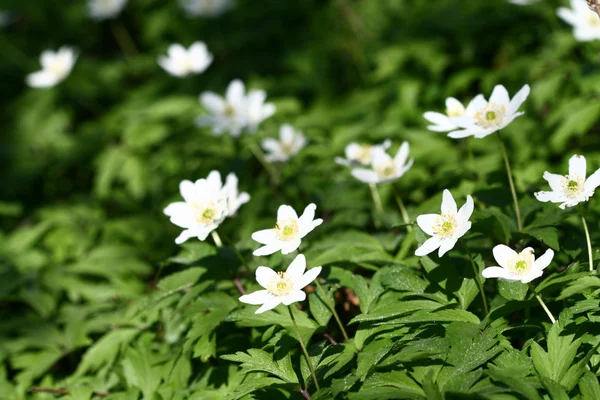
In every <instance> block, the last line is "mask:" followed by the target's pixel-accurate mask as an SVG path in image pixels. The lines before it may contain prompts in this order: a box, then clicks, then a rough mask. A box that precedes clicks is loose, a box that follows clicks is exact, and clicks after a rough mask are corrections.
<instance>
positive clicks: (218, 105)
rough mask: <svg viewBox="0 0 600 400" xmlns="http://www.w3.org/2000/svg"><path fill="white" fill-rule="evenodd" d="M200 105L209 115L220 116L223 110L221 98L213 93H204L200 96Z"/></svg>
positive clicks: (223, 104)
mask: <svg viewBox="0 0 600 400" xmlns="http://www.w3.org/2000/svg"><path fill="white" fill-rule="evenodd" d="M200 104H202V106H203V107H204V108H205V109H206V110H207V111H208V112H210V113H211V114H220V113H221V112H222V111H223V109H224V108H225V101H223V98H222V97H221V96H219V95H218V94H216V93H213V92H204V93H202V94H201V95H200Z"/></svg>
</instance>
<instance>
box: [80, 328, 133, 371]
mask: <svg viewBox="0 0 600 400" xmlns="http://www.w3.org/2000/svg"><path fill="white" fill-rule="evenodd" d="M138 333H139V331H138V330H137V329H118V330H115V331H112V332H108V333H107V334H106V335H104V336H102V338H100V339H99V340H98V341H97V342H96V343H95V344H94V345H93V346H92V347H90V348H89V349H88V350H87V351H86V352H85V354H84V355H83V358H82V360H81V363H79V366H78V367H77V371H75V376H81V375H84V374H85V373H86V372H88V371H96V370H98V369H99V368H100V367H102V366H103V365H106V364H111V363H112V362H114V360H115V358H116V357H117V354H118V353H119V352H120V351H122V350H123V349H124V348H125V346H126V345H127V344H128V343H129V342H130V341H131V340H133V338H134V337H135V336H137V334H138Z"/></svg>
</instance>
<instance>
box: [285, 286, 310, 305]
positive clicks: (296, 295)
mask: <svg viewBox="0 0 600 400" xmlns="http://www.w3.org/2000/svg"><path fill="white" fill-rule="evenodd" d="M304 300H306V293H304V292H303V291H302V290H294V291H293V292H292V293H290V294H288V295H287V296H284V297H282V298H281V302H282V303H283V304H285V305H286V306H289V305H290V304H292V303H296V302H299V301H304Z"/></svg>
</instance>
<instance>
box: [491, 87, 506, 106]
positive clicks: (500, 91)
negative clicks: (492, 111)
mask: <svg viewBox="0 0 600 400" xmlns="http://www.w3.org/2000/svg"><path fill="white" fill-rule="evenodd" d="M509 102H510V96H509V95H508V91H507V90H506V88H505V87H504V86H503V85H496V86H494V90H493V91H492V95H491V96H490V103H496V104H501V105H504V106H507V105H508V103H509Z"/></svg>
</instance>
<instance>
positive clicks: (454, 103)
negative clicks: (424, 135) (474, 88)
mask: <svg viewBox="0 0 600 400" xmlns="http://www.w3.org/2000/svg"><path fill="white" fill-rule="evenodd" d="M465 111H466V109H465V106H463V104H462V103H461V102H460V101H458V100H456V99H455V98H454V97H448V98H447V99H446V113H445V114H442V113H439V112H435V111H427V112H426V113H424V114H423V118H425V119H426V120H427V121H429V122H431V123H432V125H429V126H427V129H429V130H430V131H433V132H449V131H451V130H454V129H456V128H458V126H457V125H456V124H455V123H454V122H453V119H454V118H456V117H462V116H463V115H465Z"/></svg>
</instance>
